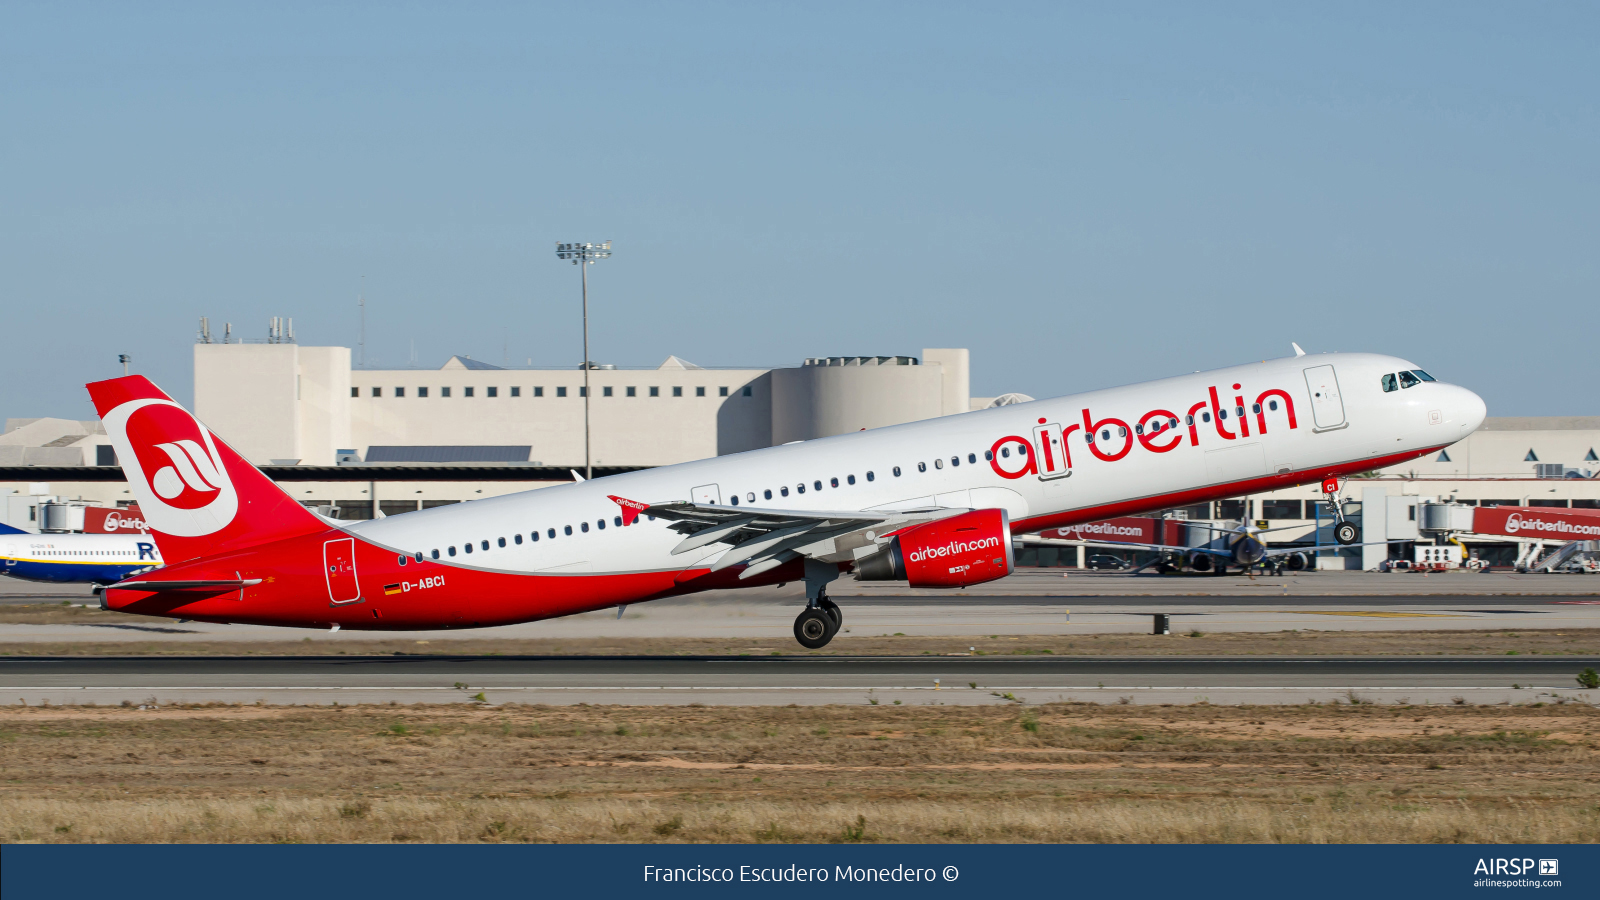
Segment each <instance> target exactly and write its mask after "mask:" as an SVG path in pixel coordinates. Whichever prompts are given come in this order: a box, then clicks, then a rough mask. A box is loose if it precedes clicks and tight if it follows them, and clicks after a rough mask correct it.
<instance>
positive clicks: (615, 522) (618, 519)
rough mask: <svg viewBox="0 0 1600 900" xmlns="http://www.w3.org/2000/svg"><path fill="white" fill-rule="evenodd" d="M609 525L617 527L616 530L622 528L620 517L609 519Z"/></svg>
mask: <svg viewBox="0 0 1600 900" xmlns="http://www.w3.org/2000/svg"><path fill="white" fill-rule="evenodd" d="M611 524H613V525H615V526H617V527H618V528H621V527H622V517H621V516H612V517H611Z"/></svg>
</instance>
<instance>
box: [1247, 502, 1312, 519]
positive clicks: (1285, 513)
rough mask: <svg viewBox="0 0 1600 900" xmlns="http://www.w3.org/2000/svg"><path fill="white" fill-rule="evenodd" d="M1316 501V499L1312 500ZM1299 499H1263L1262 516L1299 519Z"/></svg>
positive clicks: (1265, 517)
mask: <svg viewBox="0 0 1600 900" xmlns="http://www.w3.org/2000/svg"><path fill="white" fill-rule="evenodd" d="M1312 502H1313V503H1315V502H1316V501H1314V500H1313V501H1312ZM1301 517H1302V516H1301V513H1300V501H1299V500H1263V501H1261V518H1263V519H1299V518H1301Z"/></svg>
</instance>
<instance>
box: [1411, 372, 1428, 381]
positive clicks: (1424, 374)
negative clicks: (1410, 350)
mask: <svg viewBox="0 0 1600 900" xmlns="http://www.w3.org/2000/svg"><path fill="white" fill-rule="evenodd" d="M1411 374H1413V375H1415V376H1417V377H1418V378H1420V379H1422V380H1423V381H1432V380H1434V379H1433V376H1432V375H1429V374H1428V373H1427V372H1424V371H1422V370H1421V369H1412V370H1411Z"/></svg>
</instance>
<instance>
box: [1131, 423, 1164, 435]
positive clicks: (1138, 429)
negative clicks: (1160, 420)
mask: <svg viewBox="0 0 1600 900" xmlns="http://www.w3.org/2000/svg"><path fill="white" fill-rule="evenodd" d="M1159 427H1160V426H1151V430H1152V431H1154V430H1155V429H1156V428H1159ZM1133 433H1134V434H1144V426H1143V425H1135V426H1133Z"/></svg>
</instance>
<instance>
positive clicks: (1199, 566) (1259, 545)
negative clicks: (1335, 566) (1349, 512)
mask: <svg viewBox="0 0 1600 900" xmlns="http://www.w3.org/2000/svg"><path fill="white" fill-rule="evenodd" d="M1329 486H1330V487H1331V490H1330V491H1328V493H1330V494H1334V493H1337V491H1338V485H1337V479H1329ZM1183 527H1185V528H1199V529H1202V530H1205V531H1207V532H1209V535H1208V536H1207V537H1206V540H1205V542H1204V543H1201V544H1196V545H1187V544H1150V543H1141V542H1138V541H1069V540H1062V539H1060V538H1048V537H1043V536H1040V535H1029V536H1027V537H1025V538H1023V539H1022V543H1024V544H1025V545H1028V546H1044V547H1077V546H1080V545H1081V546H1085V547H1106V548H1110V549H1115V550H1145V551H1149V552H1152V553H1155V554H1157V556H1156V558H1154V559H1152V560H1150V561H1149V562H1147V563H1145V564H1144V565H1141V566H1139V568H1141V569H1144V568H1148V567H1150V566H1155V567H1156V568H1157V570H1158V571H1162V572H1177V571H1181V570H1183V569H1190V570H1192V571H1195V572H1200V573H1207V572H1209V573H1213V574H1216V575H1226V574H1227V573H1228V567H1229V566H1232V567H1235V568H1238V569H1241V570H1243V571H1246V572H1248V571H1249V570H1251V569H1253V568H1256V567H1258V566H1259V567H1262V568H1270V569H1273V570H1278V569H1280V568H1281V567H1284V566H1287V567H1288V568H1289V569H1292V570H1294V571H1299V570H1301V569H1304V568H1306V567H1307V566H1308V565H1310V564H1311V560H1312V559H1313V558H1314V557H1315V555H1316V551H1318V550H1331V549H1339V548H1341V547H1348V546H1351V545H1355V546H1361V545H1362V544H1361V542H1360V540H1359V538H1360V536H1361V532H1360V529H1359V528H1357V527H1356V526H1355V524H1354V523H1351V522H1346V521H1344V517H1343V516H1342V515H1340V516H1339V517H1338V519H1337V520H1336V524H1335V526H1334V534H1335V540H1336V541H1337V543H1333V544H1315V545H1310V546H1306V545H1295V546H1292V547H1269V546H1267V543H1266V541H1264V540H1263V539H1262V537H1261V535H1263V534H1266V533H1267V532H1271V531H1288V530H1303V529H1304V528H1305V526H1304V525H1286V526H1282V527H1280V528H1261V527H1258V526H1256V525H1252V524H1250V522H1248V521H1241V522H1240V523H1239V525H1238V526H1237V527H1234V528H1223V527H1220V526H1217V525H1210V524H1206V523H1201V522H1184V523H1183ZM1366 543H1369V544H1386V543H1388V541H1367V542H1366Z"/></svg>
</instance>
